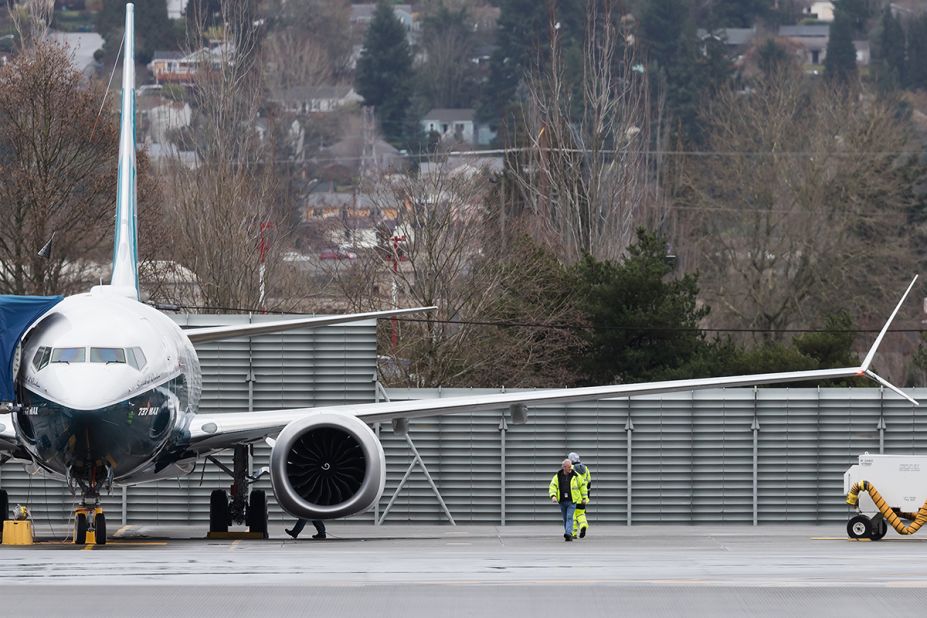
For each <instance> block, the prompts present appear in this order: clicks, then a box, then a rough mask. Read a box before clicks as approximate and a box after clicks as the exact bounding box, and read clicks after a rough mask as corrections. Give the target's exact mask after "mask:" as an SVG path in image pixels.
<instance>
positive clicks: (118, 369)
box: [37, 363, 139, 410]
mask: <svg viewBox="0 0 927 618" xmlns="http://www.w3.org/2000/svg"><path fill="white" fill-rule="evenodd" d="M40 376H41V387H40V388H39V389H37V390H39V391H40V393H39V394H42V395H44V396H46V397H48V398H49V399H51V400H54V401H58V402H60V403H62V404H64V405H67V407H69V408H71V409H74V410H97V409H100V408H104V407H106V406H111V405H113V404H115V403H118V402H119V401H122V400H124V399H127V398H128V396H129V395H130V393H131V392H132V390H133V389H134V388H135V386H136V383H137V381H138V377H139V376H138V372H136V371H135V370H133V369H132V368H130V367H129V366H128V365H125V364H117V363H111V364H108V365H107V364H104V363H73V364H70V365H69V364H67V363H53V364H50V365H48V366H47V367H45V369H43V370H42V373H41V374H40ZM42 391H44V392H42Z"/></svg>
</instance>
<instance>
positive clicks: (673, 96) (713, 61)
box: [641, 0, 731, 142]
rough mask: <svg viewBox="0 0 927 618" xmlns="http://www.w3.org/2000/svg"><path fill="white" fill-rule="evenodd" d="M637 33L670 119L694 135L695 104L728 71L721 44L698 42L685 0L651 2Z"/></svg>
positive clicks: (696, 134)
mask: <svg viewBox="0 0 927 618" xmlns="http://www.w3.org/2000/svg"><path fill="white" fill-rule="evenodd" d="M641 35H642V37H643V39H644V45H645V47H646V50H647V54H648V57H649V59H650V62H651V70H652V72H653V73H654V74H655V75H656V76H657V77H658V79H657V80H654V82H655V83H660V85H662V86H663V88H664V92H665V94H666V106H667V112H668V115H669V116H670V120H671V122H673V123H674V124H676V125H678V126H680V127H681V130H682V133H683V135H684V136H685V137H686V139H687V140H688V141H696V142H697V141H698V140H699V139H700V126H699V122H698V112H699V108H700V106H701V104H702V102H703V98H704V97H705V96H706V95H708V94H710V93H712V92H715V91H716V90H717V88H718V87H720V85H721V84H722V83H723V82H724V81H726V80H727V79H728V78H729V77H730V75H731V70H730V62H729V60H728V58H727V57H726V55H725V54H726V52H725V50H724V49H723V47H719V46H714V45H712V44H710V43H706V44H704V45H702V44H700V43H699V41H698V40H697V36H696V28H695V23H694V21H693V20H692V18H691V16H690V14H689V8H688V6H687V3H686V2H685V0H651V1H650V2H649V3H648V4H647V5H646V6H645V9H644V12H643V14H642V15H641Z"/></svg>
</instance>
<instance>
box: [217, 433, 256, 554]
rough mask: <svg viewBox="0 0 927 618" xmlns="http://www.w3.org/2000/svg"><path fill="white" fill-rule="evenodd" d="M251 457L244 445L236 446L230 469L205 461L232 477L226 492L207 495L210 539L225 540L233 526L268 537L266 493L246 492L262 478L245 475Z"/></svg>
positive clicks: (219, 491)
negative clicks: (243, 527)
mask: <svg viewBox="0 0 927 618" xmlns="http://www.w3.org/2000/svg"><path fill="white" fill-rule="evenodd" d="M250 458H251V446H250V445H247V444H238V445H236V446H235V450H234V453H233V460H232V461H233V463H232V469H229V467H228V466H226V465H225V464H223V463H222V462H220V461H219V460H217V459H216V458H214V457H208V458H207V459H209V461H211V462H212V463H214V464H216V465H217V466H219V468H221V469H222V470H223V471H224V472H225V473H226V474H228V475H229V476H231V477H232V485H231V487H230V488H229V491H225V490H224V489H214V490H213V492H212V493H211V494H210V495H209V537H210V538H218V537H225V536H226V535H228V534H229V526H231V525H232V524H233V523H234V524H239V525H241V524H246V525H247V526H248V531H249V532H250V533H251V535H253V536H256V537H257V538H261V539H266V538H267V537H268V534H267V494H266V493H265V492H264V490H262V489H254V490H251V491H250V492H249V491H248V489H249V487H250V485H251V483H253V482H254V481H256V480H258V478H260V477H261V474H257V475H249V474H248V462H249V461H250Z"/></svg>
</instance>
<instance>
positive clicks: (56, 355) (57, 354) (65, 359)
mask: <svg viewBox="0 0 927 618" xmlns="http://www.w3.org/2000/svg"><path fill="white" fill-rule="evenodd" d="M86 360H87V349H86V348H55V349H54V350H52V353H51V362H53V363H83V362H85V361H86Z"/></svg>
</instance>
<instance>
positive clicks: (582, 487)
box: [548, 470, 589, 504]
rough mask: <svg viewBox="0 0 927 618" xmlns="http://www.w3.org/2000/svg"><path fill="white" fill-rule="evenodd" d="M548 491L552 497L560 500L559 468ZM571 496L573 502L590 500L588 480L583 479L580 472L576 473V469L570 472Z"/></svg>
mask: <svg viewBox="0 0 927 618" xmlns="http://www.w3.org/2000/svg"><path fill="white" fill-rule="evenodd" d="M548 493H549V494H550V497H551V498H555V499H557V500H558V501H559V500H560V471H559V470H558V471H557V472H556V473H554V478H552V479H551V480H550V486H549V487H548ZM570 497H571V498H572V499H573V504H582V503H583V502H589V491H588V490H587V489H586V481H584V480H583V477H582V476H581V475H580V474H577V473H576V470H573V472H571V473H570Z"/></svg>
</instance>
